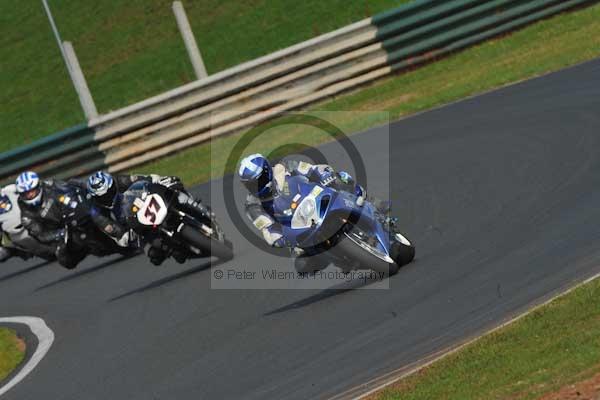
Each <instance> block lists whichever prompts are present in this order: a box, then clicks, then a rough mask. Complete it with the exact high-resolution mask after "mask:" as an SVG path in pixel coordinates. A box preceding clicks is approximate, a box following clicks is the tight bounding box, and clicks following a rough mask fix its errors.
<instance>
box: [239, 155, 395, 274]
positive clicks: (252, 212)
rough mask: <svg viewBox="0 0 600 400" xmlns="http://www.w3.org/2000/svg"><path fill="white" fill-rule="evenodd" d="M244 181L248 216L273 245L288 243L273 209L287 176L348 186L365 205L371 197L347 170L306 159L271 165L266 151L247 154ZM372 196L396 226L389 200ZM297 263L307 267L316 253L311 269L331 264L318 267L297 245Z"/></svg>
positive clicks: (242, 170)
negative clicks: (308, 259) (390, 215)
mask: <svg viewBox="0 0 600 400" xmlns="http://www.w3.org/2000/svg"><path fill="white" fill-rule="evenodd" d="M238 175H239V178H240V181H241V182H242V183H243V184H244V186H245V187H246V189H248V192H249V194H248V196H247V198H246V204H245V209H246V216H247V217H248V218H249V219H250V221H252V224H253V225H254V227H255V228H256V229H258V230H259V231H260V232H261V233H262V236H263V238H264V240H265V241H266V242H267V243H268V244H269V245H270V246H273V247H278V248H280V247H287V245H286V240H285V238H284V237H283V235H282V229H281V225H280V224H279V223H278V222H277V221H276V220H275V218H274V212H273V199H274V198H275V197H277V196H279V194H280V192H281V191H282V189H283V187H284V184H285V178H286V176H297V175H301V176H304V177H306V178H307V179H308V180H309V181H311V182H314V183H318V184H320V185H322V186H328V187H331V188H333V189H336V190H344V191H348V192H351V193H354V194H355V195H356V196H357V205H358V206H362V205H363V204H364V202H365V200H366V199H367V192H366V190H365V189H364V188H363V187H362V186H361V185H359V184H357V183H356V182H355V181H354V178H353V177H352V176H351V175H350V174H349V173H347V172H345V171H340V172H336V171H335V170H334V169H333V167H331V166H330V165H327V164H310V163H307V162H303V161H295V160H282V161H280V162H279V163H277V164H275V166H273V167H271V164H270V163H269V161H268V160H267V159H266V158H265V157H264V156H263V155H262V154H252V155H250V156H248V157H246V158H244V159H243V160H242V161H241V163H240V168H239V171H238ZM369 200H370V201H371V203H373V205H374V206H375V207H376V208H377V210H378V211H379V212H380V213H381V215H384V216H386V220H385V221H384V222H385V223H386V224H387V226H389V227H390V228H392V229H393V226H394V223H395V219H394V218H390V217H389V216H388V213H389V208H390V207H389V202H386V201H381V200H379V199H375V198H372V197H370V198H369ZM293 255H294V256H296V260H295V265H296V269H297V270H298V271H302V272H304V271H305V270H307V268H308V267H307V265H306V263H307V257H313V259H312V260H311V262H312V263H313V264H311V267H310V269H311V270H316V269H320V268H324V267H326V266H327V264H326V262H325V261H321V263H325V265H320V266H319V267H316V266H315V265H314V263H319V260H315V257H314V255H312V254H306V253H305V252H304V251H303V250H302V249H298V248H295V249H294V250H293Z"/></svg>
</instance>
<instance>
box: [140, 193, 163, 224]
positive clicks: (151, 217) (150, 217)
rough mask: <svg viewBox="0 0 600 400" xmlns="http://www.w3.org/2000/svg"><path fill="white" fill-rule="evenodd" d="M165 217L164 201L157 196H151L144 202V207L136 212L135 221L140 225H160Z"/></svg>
mask: <svg viewBox="0 0 600 400" xmlns="http://www.w3.org/2000/svg"><path fill="white" fill-rule="evenodd" d="M166 216H167V206H166V205H165V201H164V200H163V199H162V197H160V196H159V195H157V194H151V195H149V196H148V197H146V199H145V200H144V205H143V206H142V207H140V209H139V211H138V212H137V219H138V221H140V224H142V225H160V224H162V222H163V221H164V220H165V217H166Z"/></svg>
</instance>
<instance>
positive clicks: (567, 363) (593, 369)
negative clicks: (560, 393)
mask: <svg viewBox="0 0 600 400" xmlns="http://www.w3.org/2000/svg"><path fill="white" fill-rule="evenodd" d="M599 296H600V280H597V279H596V280H594V281H592V282H590V283H588V284H586V285H583V286H581V287H579V288H577V289H575V290H574V291H573V292H571V293H568V294H566V295H564V296H562V297H559V298H558V299H556V300H554V301H552V302H551V303H549V304H547V305H544V306H542V307H540V308H539V309H537V310H536V311H534V312H532V313H531V314H529V315H527V316H525V317H523V318H522V319H520V320H518V321H516V322H514V323H513V324H511V325H508V326H507V327H504V328H502V329H500V330H498V331H496V332H494V333H492V334H490V335H487V336H484V337H482V338H481V339H479V340H477V341H476V342H474V343H472V344H470V345H468V346H466V347H465V348H463V349H462V350H460V351H458V352H456V353H454V354H451V355H449V356H447V357H446V358H443V359H442V360H439V361H437V362H435V363H433V364H432V365H430V366H429V367H427V368H425V369H423V370H421V371H419V372H417V373H416V374H414V375H412V376H409V377H407V378H405V379H403V380H401V381H399V382H398V383H396V384H394V385H393V386H391V387H389V388H388V389H385V390H383V391H381V392H379V393H377V394H375V395H373V396H371V397H369V400H397V399H402V400H417V399H424V400H425V399H426V400H434V399H445V400H453V399H457V400H459V399H460V400H468V399H485V400H490V399H514V400H516V399H537V398H539V397H540V396H542V395H544V394H546V393H549V392H553V391H556V390H557V389H559V388H561V387H564V386H565V385H569V384H572V383H574V382H579V381H582V380H585V379H588V378H590V377H592V376H594V375H595V374H597V373H598V372H599V371H600V345H599V339H598V338H599V337H600V318H599V315H600V302H598V298H599Z"/></svg>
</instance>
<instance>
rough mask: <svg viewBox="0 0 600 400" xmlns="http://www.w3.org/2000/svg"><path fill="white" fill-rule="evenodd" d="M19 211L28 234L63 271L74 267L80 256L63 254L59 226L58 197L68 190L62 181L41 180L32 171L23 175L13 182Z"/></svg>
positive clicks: (63, 231) (60, 207) (60, 209)
mask: <svg viewBox="0 0 600 400" xmlns="http://www.w3.org/2000/svg"><path fill="white" fill-rule="evenodd" d="M15 184H16V191H17V193H18V195H19V200H18V205H19V208H20V209H21V222H22V224H23V226H24V227H25V229H27V231H28V233H29V234H30V235H31V236H33V237H34V238H35V239H37V240H38V241H39V242H41V243H42V244H44V245H45V246H48V247H49V248H50V249H51V252H52V253H53V254H54V255H55V256H56V259H57V260H58V262H59V263H60V264H61V265H62V266H63V267H65V268H69V269H71V268H75V267H76V266H77V263H78V262H79V261H80V259H79V258H80V257H79V258H78V257H76V256H74V255H72V254H71V253H70V252H69V251H67V246H66V243H65V235H66V234H67V232H66V229H65V226H64V223H63V204H62V203H61V202H60V201H59V197H61V195H62V194H63V193H65V192H67V191H68V186H67V184H66V183H65V182H62V181H54V180H51V179H49V180H41V179H40V177H39V176H38V174H36V173H35V172H32V171H27V172H23V173H22V174H21V175H19V177H18V178H17V180H16V183H15Z"/></svg>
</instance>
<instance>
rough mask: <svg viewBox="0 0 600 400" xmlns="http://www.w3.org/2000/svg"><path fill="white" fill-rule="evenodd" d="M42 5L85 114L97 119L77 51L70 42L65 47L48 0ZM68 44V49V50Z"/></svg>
mask: <svg viewBox="0 0 600 400" xmlns="http://www.w3.org/2000/svg"><path fill="white" fill-rule="evenodd" d="M42 4H43V5H44V9H45V10H46V15H48V21H50V26H51V27H52V32H53V33H54V37H55V38H56V42H57V44H58V48H59V49H60V53H61V54H62V56H63V61H64V62H65V66H66V67H67V71H68V72H69V76H70V77H71V81H72V82H73V86H75V91H76V92H77V95H78V96H79V103H80V104H81V107H82V108H83V113H84V114H85V116H86V118H87V119H88V120H90V119H91V118H95V117H97V116H98V111H97V110H96V105H95V104H94V100H93V99H92V94H91V93H90V89H89V88H88V85H87V83H86V81H85V78H84V76H83V72H82V71H81V67H80V66H79V61H77V56H75V50H74V49H73V46H72V45H71V43H69V42H65V43H64V45H63V43H62V40H61V38H60V34H59V33H58V29H57V28H56V24H55V23H54V18H53V17H52V13H51V12H50V7H49V6H48V2H47V0H42ZM67 44H68V49H67V48H66V47H67Z"/></svg>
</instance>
